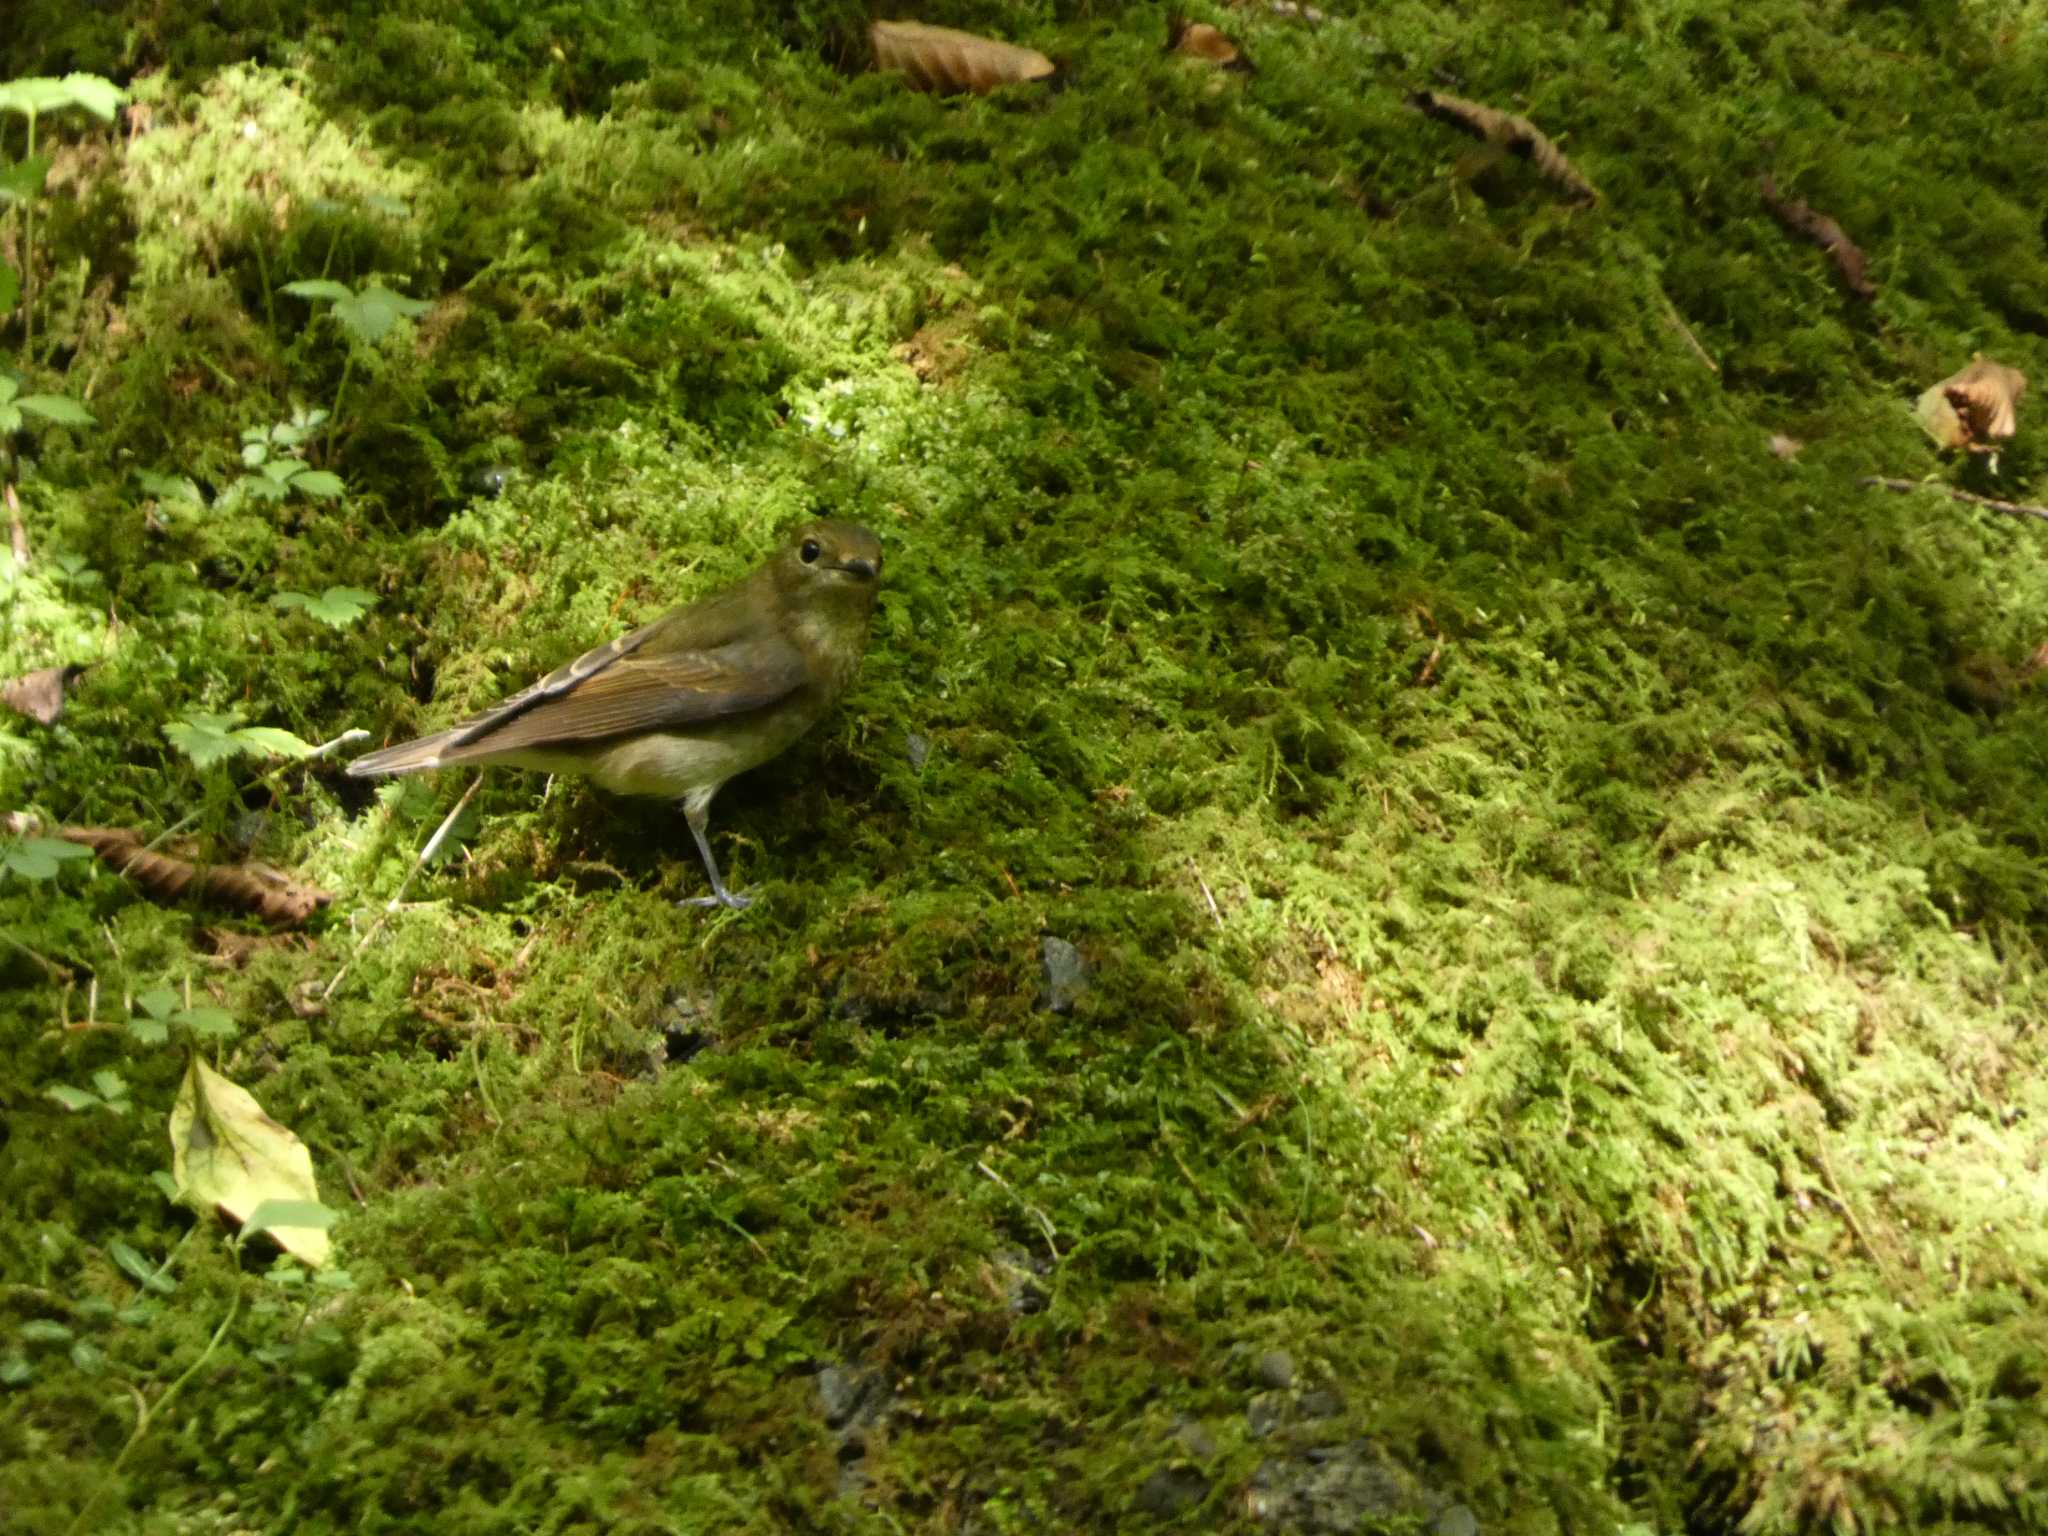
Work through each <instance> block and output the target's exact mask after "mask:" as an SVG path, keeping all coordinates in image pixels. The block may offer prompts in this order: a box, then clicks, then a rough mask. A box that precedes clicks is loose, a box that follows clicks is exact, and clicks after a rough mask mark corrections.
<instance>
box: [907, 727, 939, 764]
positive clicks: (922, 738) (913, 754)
mask: <svg viewBox="0 0 2048 1536" xmlns="http://www.w3.org/2000/svg"><path fill="white" fill-rule="evenodd" d="M903 755H904V757H906V758H908V759H909V761H910V767H911V771H912V772H922V771H923V769H924V760H925V759H926V758H928V757H930V756H931V755H932V742H931V738H930V737H929V736H927V735H925V734H924V733H923V732H922V731H908V732H905V733H904V737H903Z"/></svg>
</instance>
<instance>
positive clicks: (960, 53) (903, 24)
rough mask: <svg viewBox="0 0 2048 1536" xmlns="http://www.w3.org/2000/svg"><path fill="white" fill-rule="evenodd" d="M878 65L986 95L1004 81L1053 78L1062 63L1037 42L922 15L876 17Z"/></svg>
mask: <svg viewBox="0 0 2048 1536" xmlns="http://www.w3.org/2000/svg"><path fill="white" fill-rule="evenodd" d="M868 40H869V42H870V43H872V44H873V45H874V50H875V68H877V69H879V70H887V71H892V72H895V73H897V74H901V75H902V76H903V77H904V78H905V79H906V80H907V81H908V82H909V83H910V85H911V86H912V87H914V88H915V89H917V90H920V91H934V92H936V93H938V94H939V95H948V94H951V93H952V92H955V91H973V92H974V93H975V94H976V95H979V96H985V95H987V94H988V93H989V92H990V91H993V90H995V89H997V88H998V87H999V86H1005V85H1015V84H1019V83H1021V82H1025V81H1032V80H1050V79H1051V78H1052V77H1053V75H1054V74H1055V73H1057V69H1058V67H1057V66H1056V65H1055V64H1054V63H1053V61H1052V60H1051V59H1048V58H1047V57H1046V56H1045V55H1044V54H1042V53H1040V52H1039V51H1038V50H1037V49H1035V48H1020V47H1018V46H1017V45H1016V44H1015V43H1004V42H998V41H997V40H996V39H994V38H992V37H978V36H976V35H975V34H974V33H972V32H956V31H955V30H954V29H953V28H951V27H929V26H926V25H925V24H924V23H923V22H921V21H877V22H873V23H871V24H870V25H869V27H868Z"/></svg>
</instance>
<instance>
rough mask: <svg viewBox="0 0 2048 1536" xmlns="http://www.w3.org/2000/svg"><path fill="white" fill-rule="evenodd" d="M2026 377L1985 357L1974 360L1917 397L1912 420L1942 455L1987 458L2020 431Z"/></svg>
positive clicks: (2015, 369) (2016, 370)
mask: <svg viewBox="0 0 2048 1536" xmlns="http://www.w3.org/2000/svg"><path fill="white" fill-rule="evenodd" d="M2026 392H2027V376H2026V375H2025V374H2024V373H2021V372H2020V371H2019V369H2017V368H2008V367H2006V365H2005V364H2003V363H1995V362H1993V361H1992V360H1991V359H1990V358H1988V357H1977V358H1973V359H1971V361H1970V364H1969V366H1968V367H1966V368H1964V369H1962V370H1961V371H1960V372H1957V373H1952V374H1950V375H1949V376H1948V377H1947V378H1945V379H1943V380H1942V381H1941V382H1940V383H1939V384H1936V385H1934V386H1933V387H1932V388H1930V389H1928V390H1926V391H1925V392H1924V393H1922V394H1921V396H1920V398H1919V400H1918V401H1917V402H1915V404H1914V406H1913V414H1914V416H1916V417H1917V418H1918V419H1919V422H1920V425H1921V427H1922V428H1924V429H1925V431H1926V433H1927V435H1928V436H1929V437H1931V438H1933V439H1934V441H1935V444H1936V445H1937V446H1938V447H1941V448H1943V449H1948V448H1967V449H1969V451H1970V452H1972V453H1991V452H1993V451H1994V450H1996V448H1997V447H1998V445H1999V444H2000V443H2002V442H2004V441H2005V440H2006V439H2008V438H2010V437H2011V436H2012V435H2013V434H2014V433H2015V432H2017V431H2018V430H2019V405H2020V398H2021V397H2022V396H2023V395H2025V394H2026Z"/></svg>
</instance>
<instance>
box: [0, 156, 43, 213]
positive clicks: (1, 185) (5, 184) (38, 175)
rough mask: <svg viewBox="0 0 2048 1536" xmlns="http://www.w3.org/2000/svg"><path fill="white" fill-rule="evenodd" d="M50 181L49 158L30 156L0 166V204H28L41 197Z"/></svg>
mask: <svg viewBox="0 0 2048 1536" xmlns="http://www.w3.org/2000/svg"><path fill="white" fill-rule="evenodd" d="M49 179H50V156H48V155H31V156H30V157H29V158H28V159H26V160H16V161H13V162H12V163H10V164H7V165H0V203H28V202H34V201H35V199H37V198H38V197H40V196H42V193H43V188H44V186H45V185H47V184H48V182H49Z"/></svg>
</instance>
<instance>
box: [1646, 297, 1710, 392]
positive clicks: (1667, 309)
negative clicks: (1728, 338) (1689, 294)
mask: <svg viewBox="0 0 2048 1536" xmlns="http://www.w3.org/2000/svg"><path fill="white" fill-rule="evenodd" d="M1657 297H1658V298H1660V299H1662V300H1663V301H1664V318H1665V319H1667V320H1669V321H1670V322H1671V326H1672V329H1674V330H1675V331H1677V332H1678V334H1679V335H1680V336H1682V337H1684V338H1685V344H1686V345H1687V346H1688V347H1691V348H1692V355H1693V356H1694V357H1696V358H1698V359H1699V360H1700V361H1701V362H1703V363H1705V364H1706V365H1707V371H1708V372H1709V373H1712V374H1719V373H1720V371H1721V365H1720V364H1719V363H1717V362H1715V361H1714V355H1713V353H1711V352H1709V351H1708V350H1707V349H1706V348H1705V347H1703V346H1701V345H1700V339H1699V337H1697V336H1695V335H1693V333H1692V327H1691V326H1689V325H1687V324H1686V323H1685V317H1684V316H1683V315H1681V314H1680V313H1679V312H1678V306H1677V305H1676V304H1674V303H1672V302H1671V295H1670V294H1668V293H1665V292H1664V291H1663V290H1661V289H1660V290H1658V293H1657Z"/></svg>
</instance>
